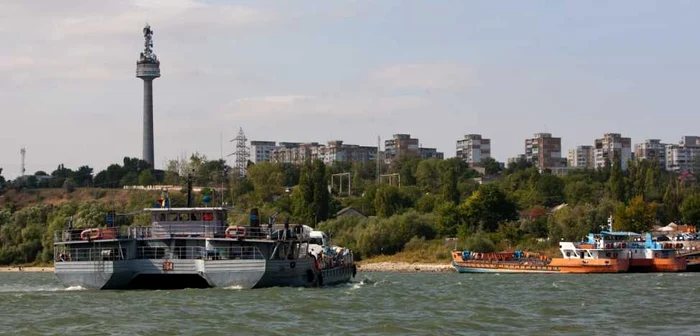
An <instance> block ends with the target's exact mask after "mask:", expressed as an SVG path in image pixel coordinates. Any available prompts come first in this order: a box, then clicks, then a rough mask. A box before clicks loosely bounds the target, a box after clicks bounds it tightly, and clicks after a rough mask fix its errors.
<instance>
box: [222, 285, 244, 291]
mask: <svg viewBox="0 0 700 336" xmlns="http://www.w3.org/2000/svg"><path fill="white" fill-rule="evenodd" d="M224 289H233V290H241V289H243V286H241V285H236V286H228V287H224Z"/></svg>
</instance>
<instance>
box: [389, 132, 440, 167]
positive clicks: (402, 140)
mask: <svg viewBox="0 0 700 336" xmlns="http://www.w3.org/2000/svg"><path fill="white" fill-rule="evenodd" d="M406 156H408V157H411V156H412V157H416V158H421V159H443V158H445V154H444V153H442V152H438V151H437V149H436V148H423V147H421V146H420V142H419V140H418V139H415V138H411V135H410V134H394V135H393V136H392V138H391V139H389V140H385V141H384V160H385V162H386V163H391V162H392V161H394V160H396V159H399V158H401V157H406Z"/></svg>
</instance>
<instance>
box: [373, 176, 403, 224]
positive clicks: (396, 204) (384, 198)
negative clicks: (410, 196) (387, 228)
mask: <svg viewBox="0 0 700 336" xmlns="http://www.w3.org/2000/svg"><path fill="white" fill-rule="evenodd" d="M401 208H402V200H401V194H400V193H399V188H397V187H395V186H391V185H388V184H382V185H379V186H377V191H376V194H375V195H374V209H375V210H376V212H377V216H379V217H391V216H392V215H394V214H395V213H397V212H398V211H399V209H401Z"/></svg>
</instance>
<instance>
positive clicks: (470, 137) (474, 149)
mask: <svg viewBox="0 0 700 336" xmlns="http://www.w3.org/2000/svg"><path fill="white" fill-rule="evenodd" d="M457 157H458V158H460V159H462V160H463V161H464V162H466V163H468V164H469V165H474V164H477V165H478V164H480V163H481V161H482V160H483V159H486V158H490V157H491V139H485V138H482V137H481V134H467V135H465V136H464V139H460V140H457Z"/></svg>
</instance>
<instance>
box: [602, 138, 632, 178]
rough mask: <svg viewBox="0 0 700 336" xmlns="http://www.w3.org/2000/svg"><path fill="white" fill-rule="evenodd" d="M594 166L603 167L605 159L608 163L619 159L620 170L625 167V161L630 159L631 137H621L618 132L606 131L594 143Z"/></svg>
mask: <svg viewBox="0 0 700 336" xmlns="http://www.w3.org/2000/svg"><path fill="white" fill-rule="evenodd" d="M593 147H594V149H593V150H594V155H595V166H596V167H604V166H605V162H606V161H610V164H612V163H613V161H614V160H616V159H619V160H620V167H621V168H622V170H626V169H627V162H628V161H630V160H632V139H630V138H623V137H622V135H621V134H620V133H606V134H603V137H602V138H600V139H595V144H594V146H593Z"/></svg>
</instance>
